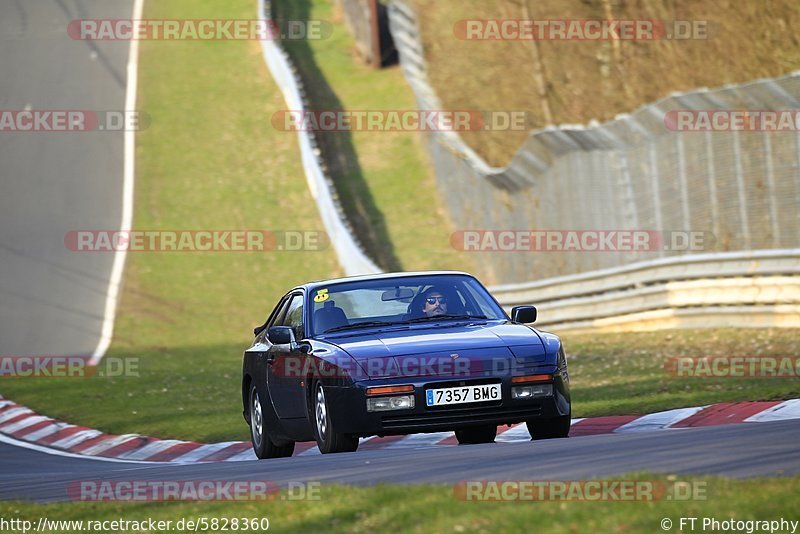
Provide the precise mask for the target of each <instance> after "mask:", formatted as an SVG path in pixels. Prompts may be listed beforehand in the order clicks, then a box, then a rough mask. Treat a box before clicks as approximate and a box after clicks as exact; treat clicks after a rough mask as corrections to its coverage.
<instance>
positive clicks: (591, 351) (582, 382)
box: [564, 329, 800, 417]
mask: <svg viewBox="0 0 800 534" xmlns="http://www.w3.org/2000/svg"><path fill="white" fill-rule="evenodd" d="M564 346H565V348H566V350H567V354H568V359H569V366H570V380H571V385H572V392H573V400H574V411H573V414H574V415H575V416H576V417H588V416H596V415H627V414H646V413H653V412H656V411H659V410H667V409H670V408H682V407H687V406H702V405H705V404H712V403H715V402H729V401H743V400H751V401H757V400H781V399H790V398H800V379H798V378H735V379H734V378H713V379H709V378H694V377H693V378H683V377H682V378H677V377H675V376H672V375H671V374H670V373H669V372H667V371H666V370H665V369H664V363H665V361H666V359H667V358H670V357H674V356H688V357H701V356H702V357H705V356H728V357H736V356H751V357H761V356H772V357H786V356H789V357H795V356H797V355H800V333H798V331H797V330H788V329H787V330H780V329H776V330H759V329H709V330H671V331H661V332H630V333H621V334H602V335H600V334H595V335H589V334H586V335H580V336H578V335H575V336H569V335H567V336H565V338H564Z"/></svg>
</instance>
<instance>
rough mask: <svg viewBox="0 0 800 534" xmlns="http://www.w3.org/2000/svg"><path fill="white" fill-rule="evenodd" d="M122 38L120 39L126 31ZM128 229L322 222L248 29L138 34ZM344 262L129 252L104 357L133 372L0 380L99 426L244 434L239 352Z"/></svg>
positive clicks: (228, 10) (8, 390)
mask: <svg viewBox="0 0 800 534" xmlns="http://www.w3.org/2000/svg"><path fill="white" fill-rule="evenodd" d="M255 15H256V7H255V4H254V3H253V2H252V1H251V0H202V1H197V0H172V1H170V2H156V1H147V2H145V13H144V16H145V18H151V19H203V18H208V19H221V18H225V19H252V18H253V17H254V16H255ZM120 46H123V45H122V44H121V45H120ZM140 50H141V53H140V58H139V103H138V107H139V109H141V110H143V111H146V112H147V113H148V114H149V116H150V118H151V120H152V123H151V124H150V126H149V128H148V129H146V130H144V131H142V132H140V133H138V134H137V159H136V164H137V176H136V191H135V214H134V222H133V225H134V227H135V228H136V229H165V230H177V229H179V230H201V229H216V230H233V229H250V230H272V231H276V230H302V231H305V230H308V231H317V230H321V229H322V225H321V221H320V219H319V216H318V213H317V210H316V206H315V204H314V202H313V200H312V198H311V196H310V194H309V192H308V188H307V186H306V181H305V178H304V174H303V169H302V167H301V164H300V154H299V149H298V147H297V143H296V137H295V136H294V135H287V134H285V133H282V132H277V131H275V130H274V129H273V128H272V126H271V123H270V117H271V115H272V113H274V111H275V110H278V109H281V108H282V107H284V106H285V104H284V101H283V97H282V95H281V93H280V91H279V90H278V88H277V87H276V86H275V84H274V82H273V81H272V78H271V77H270V75H269V73H268V72H267V70H266V67H265V65H264V62H263V59H262V57H261V48H260V43H258V42H255V41H195V42H192V41H143V42H142V43H141V49H140ZM337 274H340V272H339V268H338V265H337V264H336V260H335V257H334V254H333V252H332V250H330V249H328V250H323V251H311V252H277V251H275V252H253V253H250V252H194V253H190V252H180V253H178V252H172V253H170V252H161V253H153V252H150V253H144V252H141V253H130V254H128V257H127V265H126V268H125V276H124V290H123V294H122V298H121V302H120V305H119V309H118V315H117V320H116V325H115V332H114V342H113V345H112V347H111V350H110V351H109V352H108V356H107V357H108V358H137V359H138V362H137V364H138V369H139V376H138V377H120V378H114V379H109V378H97V377H96V378H91V379H37V380H24V379H18V380H13V379H12V380H3V381H2V382H0V393H2V394H3V395H4V396H6V397H9V398H11V399H13V400H15V401H16V402H19V403H22V404H25V405H28V406H30V407H31V408H33V409H35V410H37V411H39V412H41V413H44V414H47V415H49V416H52V417H57V418H60V419H63V420H66V421H70V422H73V423H79V424H83V425H87V426H91V427H96V428H100V429H103V430H105V431H108V432H115V433H124V432H137V433H142V434H149V435H155V436H162V437H174V438H184V439H199V440H208V441H218V440H222V439H234V438H238V439H246V438H247V435H248V434H247V429H246V426H245V424H244V421H243V420H242V418H241V416H237V414H240V413H241V400H240V393H239V392H240V389H241V385H240V384H241V354H242V351H243V350H244V348H246V347H247V346H248V345H249V343H250V341H251V340H252V331H251V330H250V329H251V328H252V326H253V325H255V324H258V323H259V322H260V321H262V320H263V319H264V317H266V315H267V314H268V313H269V312H270V311H271V309H272V306H273V305H274V303H275V302H276V300H277V298H278V297H279V296H280V295H282V294H283V292H284V291H286V290H288V289H289V288H291V287H292V285H294V284H296V283H301V282H305V281H308V280H313V279H319V278H326V277H329V276H331V275H337Z"/></svg>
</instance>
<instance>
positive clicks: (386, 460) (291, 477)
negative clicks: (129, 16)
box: [0, 420, 800, 501]
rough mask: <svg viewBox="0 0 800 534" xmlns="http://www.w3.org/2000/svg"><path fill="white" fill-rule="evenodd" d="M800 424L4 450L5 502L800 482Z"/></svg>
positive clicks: (0, 489) (1, 494)
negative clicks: (117, 485) (490, 483)
mask: <svg viewBox="0 0 800 534" xmlns="http://www.w3.org/2000/svg"><path fill="white" fill-rule="evenodd" d="M798 443H800V421H797V420H792V421H780V422H772V423H758V424H752V423H745V424H739V425H726V426H716V427H705V428H686V429H672V430H662V431H656V432H641V433H631V434H606V435H598V436H582V437H575V438H568V439H559V440H549V441H539V442H526V443H504V444H500V443H498V444H487V445H466V446H457V447H429V448H425V449H399V450H374V451H359V452H355V453H349V454H330V455H319V456H308V457H303V456H297V457H294V458H281V459H276V460H262V461H258V460H253V461H243V462H219V463H205V464H186V465H174V464H172V465H171V464H160V465H159V464H145V463H110V462H104V461H100V460H91V459H83V458H69V457H61V456H52V455H49V454H45V453H42V452H38V451H32V450H28V449H23V448H21V447H17V446H13V445H8V444H4V443H0V499H5V500H10V499H24V500H37V501H58V500H68V495H67V487H68V486H69V484H70V483H72V482H75V481H81V480H99V479H102V480H117V481H119V480H129V481H139V480H159V481H169V480H181V481H190V480H195V481H198V480H225V481H229V480H268V481H271V482H273V483H275V484H277V485H279V486H281V487H285V486H286V485H287V484H288V483H289V482H308V481H321V482H322V483H329V482H341V483H348V484H356V485H370V484H377V483H379V482H391V483H395V484H413V483H425V482H429V483H445V484H452V483H456V482H459V481H463V480H472V479H476V480H498V479H506V480H577V479H586V478H592V477H601V476H614V475H620V474H624V473H630V472H632V471H643V470H646V471H651V472H656V473H676V474H714V475H726V476H731V477H737V478H743V477H754V476H776V475H778V476H780V475H790V474H795V473H800V448H799V447H798V446H797V444H798Z"/></svg>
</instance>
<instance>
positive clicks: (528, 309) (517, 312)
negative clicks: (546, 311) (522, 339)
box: [511, 306, 536, 324]
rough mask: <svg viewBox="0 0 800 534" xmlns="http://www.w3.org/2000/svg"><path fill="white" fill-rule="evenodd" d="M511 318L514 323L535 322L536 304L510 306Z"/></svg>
mask: <svg viewBox="0 0 800 534" xmlns="http://www.w3.org/2000/svg"><path fill="white" fill-rule="evenodd" d="M511 320H512V321H514V322H515V323H525V324H528V323H535V322H536V306H514V307H513V308H511Z"/></svg>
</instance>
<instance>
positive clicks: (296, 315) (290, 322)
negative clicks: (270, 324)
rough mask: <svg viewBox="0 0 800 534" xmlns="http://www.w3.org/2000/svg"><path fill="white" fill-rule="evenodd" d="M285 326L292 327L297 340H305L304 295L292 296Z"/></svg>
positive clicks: (284, 321) (284, 322) (284, 320)
mask: <svg viewBox="0 0 800 534" xmlns="http://www.w3.org/2000/svg"><path fill="white" fill-rule="evenodd" d="M283 326H291V327H292V330H294V337H295V339H298V340H300V339H303V337H305V336H303V295H294V296H292V301H291V302H290V303H289V309H288V311H287V312H286V317H285V318H284V319H283Z"/></svg>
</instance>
